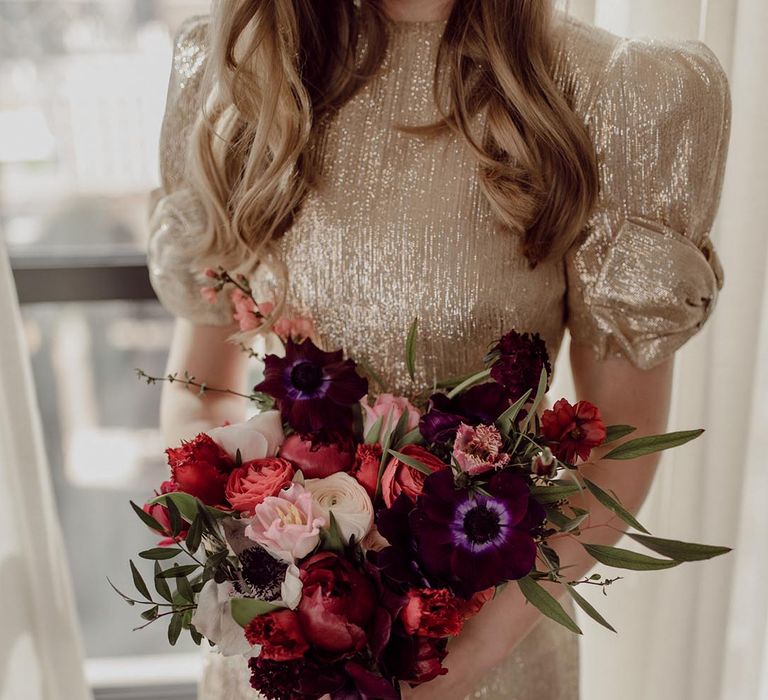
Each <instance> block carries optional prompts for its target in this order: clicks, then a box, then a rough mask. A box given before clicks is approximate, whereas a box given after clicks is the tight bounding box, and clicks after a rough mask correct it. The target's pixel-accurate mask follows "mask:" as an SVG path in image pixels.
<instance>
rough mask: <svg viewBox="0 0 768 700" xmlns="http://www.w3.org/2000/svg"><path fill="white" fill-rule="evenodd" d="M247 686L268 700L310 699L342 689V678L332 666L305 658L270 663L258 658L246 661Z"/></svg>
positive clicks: (333, 665) (340, 673)
mask: <svg viewBox="0 0 768 700" xmlns="http://www.w3.org/2000/svg"><path fill="white" fill-rule="evenodd" d="M248 668H249V669H250V671H251V687H252V688H253V689H254V690H258V691H259V692H260V693H261V694H262V695H263V696H264V697H265V698H268V699H269V700H310V699H311V698H319V697H320V696H322V695H325V694H328V693H336V692H337V691H339V690H341V688H343V686H344V684H345V681H346V678H345V676H344V673H343V672H342V670H341V668H339V666H337V665H335V664H328V663H319V662H317V661H314V660H312V659H309V658H306V657H305V658H303V659H295V660H293V661H273V660H272V659H265V658H263V657H261V656H256V657H252V658H250V659H249V660H248Z"/></svg>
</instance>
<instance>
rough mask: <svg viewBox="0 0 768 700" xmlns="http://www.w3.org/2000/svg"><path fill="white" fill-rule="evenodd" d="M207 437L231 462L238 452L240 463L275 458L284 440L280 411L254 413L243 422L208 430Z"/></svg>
mask: <svg viewBox="0 0 768 700" xmlns="http://www.w3.org/2000/svg"><path fill="white" fill-rule="evenodd" d="M208 435H209V436H210V437H211V439H212V440H213V441H214V442H215V443H217V444H218V445H219V447H221V448H222V449H223V450H224V451H225V452H226V453H227V454H229V456H230V457H232V459H234V458H235V454H236V453H237V451H238V450H240V457H241V458H242V460H243V462H250V461H251V460H252V459H264V458H265V457H274V456H275V455H276V454H277V450H278V448H279V447H280V445H282V444H283V441H284V440H285V434H284V433H283V421H282V420H281V418H280V412H279V411H264V413H257V414H256V415H255V416H253V418H250V419H249V420H247V421H244V422H243V423H233V424H232V425H225V426H224V427H223V428H213V429H211V430H209V431H208Z"/></svg>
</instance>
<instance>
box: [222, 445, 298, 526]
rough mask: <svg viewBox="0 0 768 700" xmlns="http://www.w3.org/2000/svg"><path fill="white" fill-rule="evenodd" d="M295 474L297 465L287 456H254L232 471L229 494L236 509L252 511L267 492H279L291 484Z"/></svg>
mask: <svg viewBox="0 0 768 700" xmlns="http://www.w3.org/2000/svg"><path fill="white" fill-rule="evenodd" d="M293 475H294V469H293V465H292V464H291V463H290V462H289V461H288V460H286V459H279V458H277V457H267V458H265V459H254V460H252V461H250V462H246V463H245V464H243V465H241V466H239V467H237V468H236V469H234V470H233V471H232V473H231V474H230V475H229V479H228V480H227V488H226V490H225V495H226V497H227V500H228V501H229V503H230V505H231V506H232V508H234V509H235V510H236V511H238V512H239V513H245V514H248V515H252V514H253V509H254V508H255V507H256V506H257V505H259V503H261V502H262V501H263V500H264V499H265V498H266V497H267V496H276V495H277V494H278V493H279V492H280V490H281V489H283V488H284V487H286V486H289V485H290V483H291V480H292V479H293Z"/></svg>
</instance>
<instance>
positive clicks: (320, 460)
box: [279, 434, 355, 479]
mask: <svg viewBox="0 0 768 700" xmlns="http://www.w3.org/2000/svg"><path fill="white" fill-rule="evenodd" d="M279 454H280V456H281V457H282V458H283V459H287V460H288V461H289V462H291V463H292V464H293V465H294V466H295V467H296V468H297V469H301V472H302V474H304V476H305V477H306V478H307V479H323V478H325V477H326V476H330V475H331V474H335V473H336V472H347V471H349V470H350V469H351V468H352V463H353V461H354V458H355V445H354V443H353V442H352V440H350V439H349V438H346V437H343V436H339V437H338V439H337V440H336V441H334V442H329V443H328V444H324V443H322V442H320V441H317V440H315V441H314V442H313V441H312V440H304V439H303V438H302V437H301V436H300V435H296V434H294V435H291V436H290V437H289V438H287V439H286V441H285V442H284V443H283V444H282V446H281V447H280V452H279Z"/></svg>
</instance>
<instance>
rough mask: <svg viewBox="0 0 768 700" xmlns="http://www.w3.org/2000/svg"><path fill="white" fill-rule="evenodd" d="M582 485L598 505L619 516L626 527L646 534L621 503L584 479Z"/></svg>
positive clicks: (646, 531)
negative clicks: (600, 504)
mask: <svg viewBox="0 0 768 700" xmlns="http://www.w3.org/2000/svg"><path fill="white" fill-rule="evenodd" d="M584 485H585V486H586V487H587V490H588V491H589V492H590V493H591V494H592V495H593V496H594V497H595V498H596V499H597V500H598V501H599V502H600V503H602V504H603V505H604V506H605V507H606V508H607V509H608V510H610V511H611V512H612V513H615V514H616V515H617V516H619V517H620V518H621V519H622V520H623V521H624V522H625V523H626V524H627V525H629V526H630V527H633V528H635V529H636V530H640V532H645V533H648V530H646V529H645V528H644V527H643V526H642V525H641V524H640V522H639V521H638V520H637V519H636V518H635V517H634V516H633V515H632V513H630V512H629V511H628V510H627V509H626V508H625V507H624V506H623V505H621V503H619V501H618V499H616V498H614V497H613V496H611V495H610V494H609V493H606V492H605V491H603V489H601V488H600V487H599V486H598V485H597V484H594V483H592V482H591V481H589V479H584Z"/></svg>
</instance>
